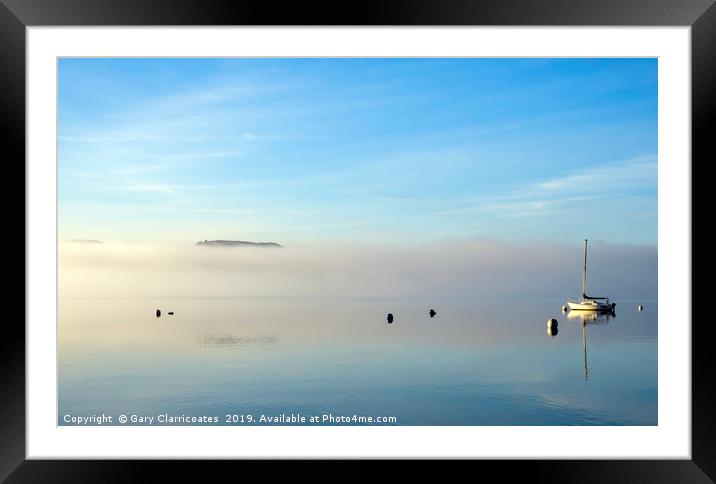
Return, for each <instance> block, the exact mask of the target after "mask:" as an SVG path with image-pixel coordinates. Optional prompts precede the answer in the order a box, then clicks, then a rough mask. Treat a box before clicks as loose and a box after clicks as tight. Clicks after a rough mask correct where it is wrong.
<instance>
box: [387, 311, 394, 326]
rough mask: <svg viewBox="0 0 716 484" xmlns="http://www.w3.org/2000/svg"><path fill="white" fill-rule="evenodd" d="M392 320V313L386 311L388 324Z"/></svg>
mask: <svg viewBox="0 0 716 484" xmlns="http://www.w3.org/2000/svg"><path fill="white" fill-rule="evenodd" d="M392 322H393V313H388V324H391V323H392Z"/></svg>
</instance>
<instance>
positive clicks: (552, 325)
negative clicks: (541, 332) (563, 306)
mask: <svg viewBox="0 0 716 484" xmlns="http://www.w3.org/2000/svg"><path fill="white" fill-rule="evenodd" d="M558 324H559V323H558V322H557V320H556V319H554V318H553V319H548V320H547V328H548V329H556V328H557V325H558Z"/></svg>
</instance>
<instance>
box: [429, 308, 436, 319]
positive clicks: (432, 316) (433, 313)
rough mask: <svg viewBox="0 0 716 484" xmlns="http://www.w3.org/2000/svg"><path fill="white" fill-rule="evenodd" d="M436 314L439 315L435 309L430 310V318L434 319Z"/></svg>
mask: <svg viewBox="0 0 716 484" xmlns="http://www.w3.org/2000/svg"><path fill="white" fill-rule="evenodd" d="M436 314H437V313H436V312H435V310H434V309H431V310H430V317H431V318H434V317H435V315H436Z"/></svg>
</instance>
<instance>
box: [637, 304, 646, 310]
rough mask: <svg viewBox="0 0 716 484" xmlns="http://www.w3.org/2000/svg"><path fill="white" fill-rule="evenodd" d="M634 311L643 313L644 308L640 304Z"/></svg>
mask: <svg viewBox="0 0 716 484" xmlns="http://www.w3.org/2000/svg"><path fill="white" fill-rule="evenodd" d="M636 310H637V311H643V310H644V306H642V305H641V304H639V305H638V306H637V307H636Z"/></svg>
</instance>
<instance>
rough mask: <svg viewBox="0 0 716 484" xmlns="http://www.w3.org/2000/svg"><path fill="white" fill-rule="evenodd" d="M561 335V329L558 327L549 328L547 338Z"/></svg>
mask: <svg viewBox="0 0 716 484" xmlns="http://www.w3.org/2000/svg"><path fill="white" fill-rule="evenodd" d="M558 333H559V328H558V327H557V326H554V327H552V328H547V336H552V337H553V338H554V337H555V336H557V334H558Z"/></svg>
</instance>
